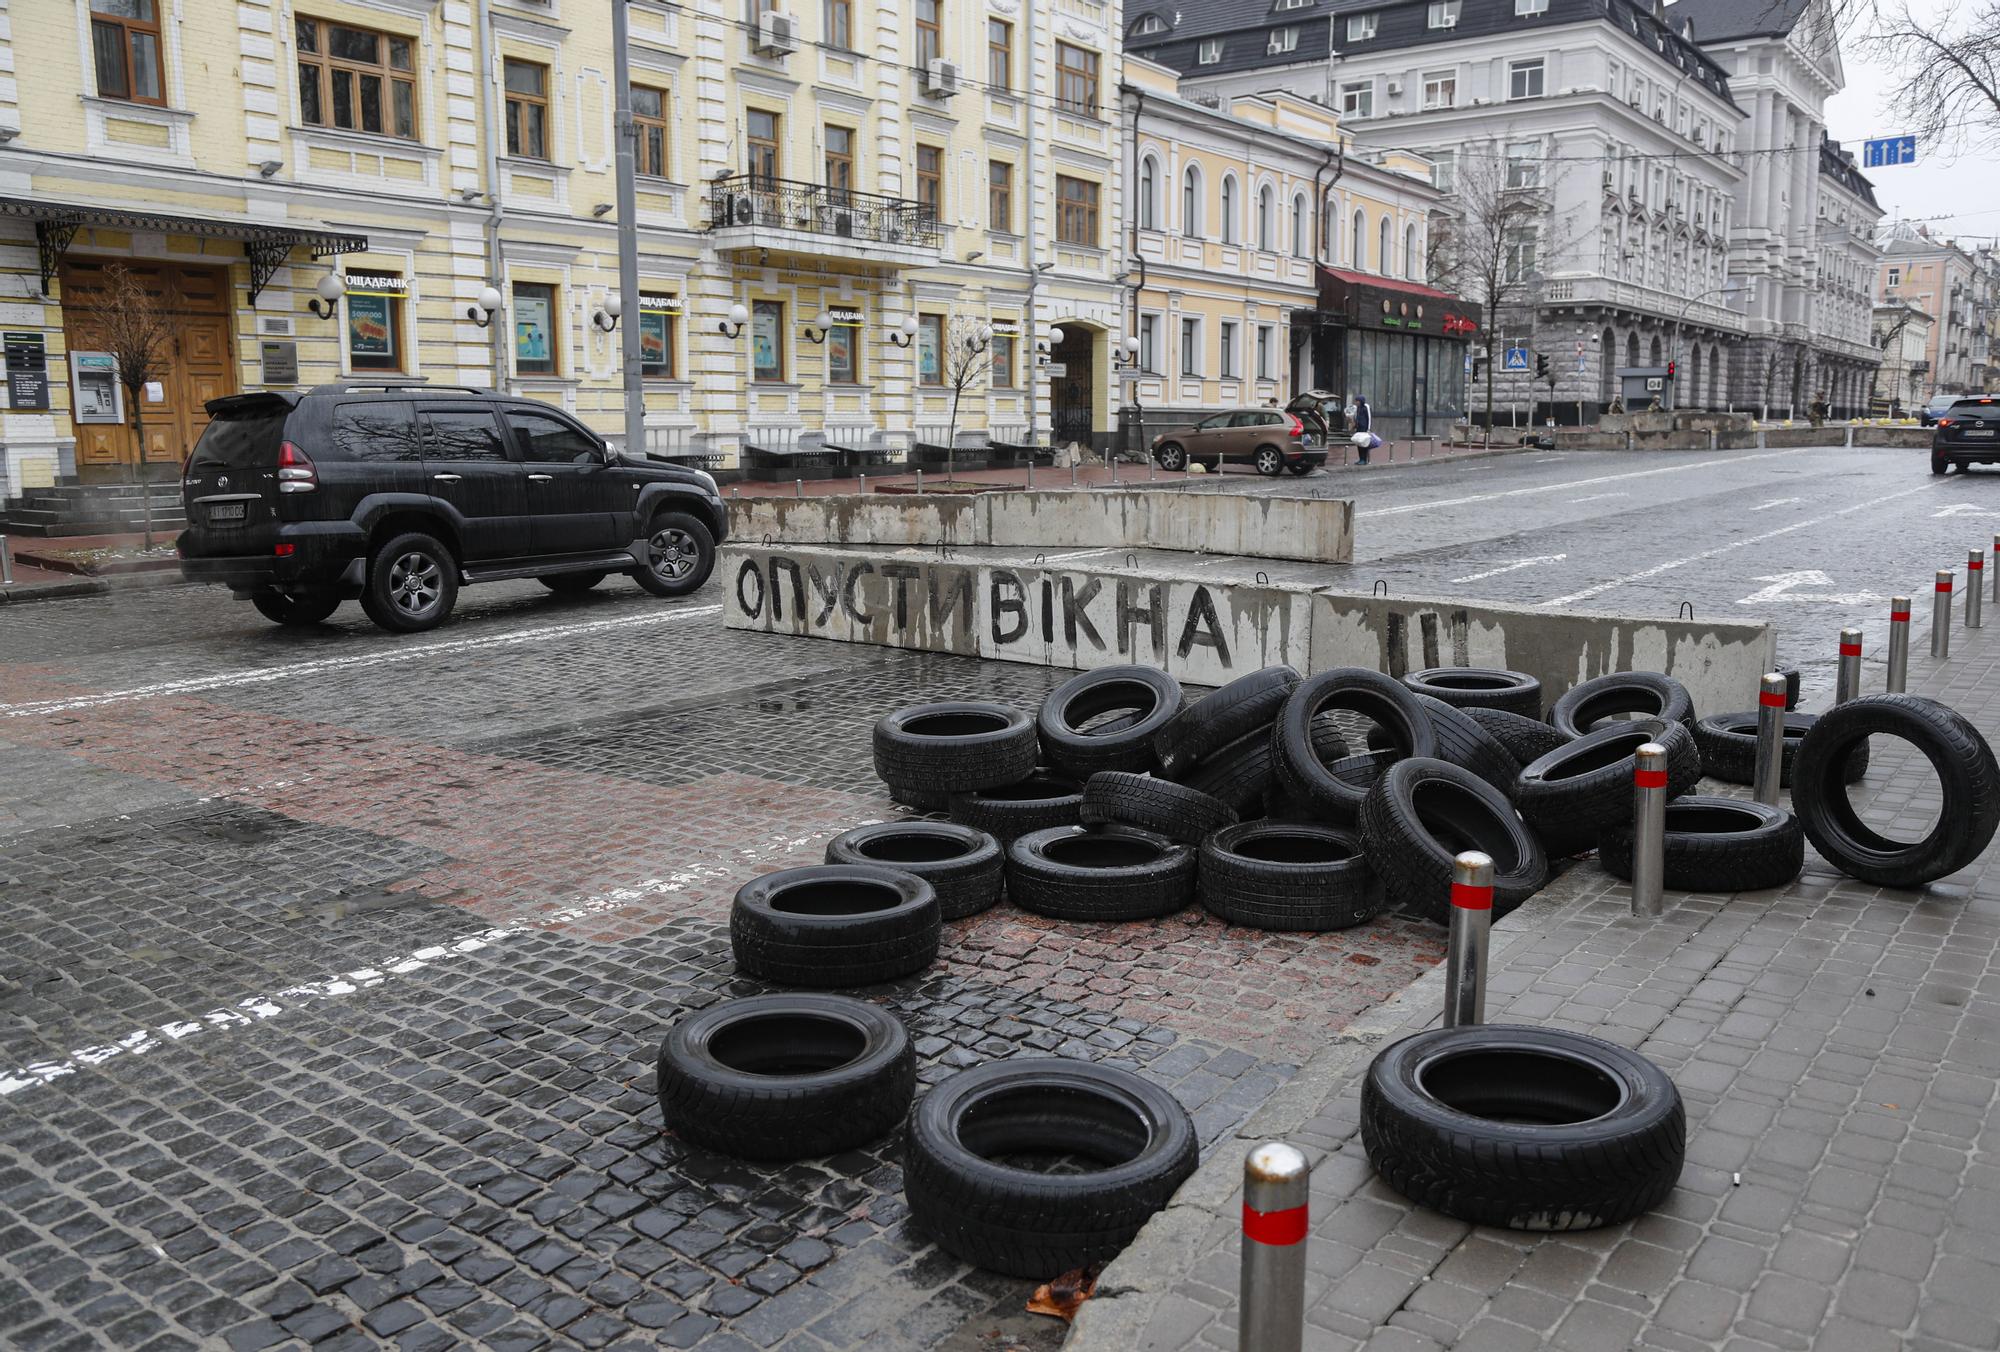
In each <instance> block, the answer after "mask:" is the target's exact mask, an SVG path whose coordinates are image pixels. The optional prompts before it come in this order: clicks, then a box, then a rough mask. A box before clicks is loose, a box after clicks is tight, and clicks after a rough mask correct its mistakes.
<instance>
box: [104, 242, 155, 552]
mask: <svg viewBox="0 0 2000 1352" xmlns="http://www.w3.org/2000/svg"><path fill="white" fill-rule="evenodd" d="M174 308H175V305H174V297H173V296H172V295H170V294H167V293H163V292H157V291H153V290H150V289H148V287H147V286H146V284H145V282H144V281H142V280H141V279H140V277H139V276H138V275H137V274H136V273H134V272H133V271H132V269H130V268H128V267H126V266H125V265H124V264H123V263H111V264H108V265H107V266H106V267H105V269H104V273H103V283H102V285H101V286H99V287H97V288H95V289H93V290H91V291H89V292H87V293H86V294H85V296H84V299H83V305H82V310H83V317H84V323H85V325H86V326H87V327H88V328H89V330H90V331H91V332H92V333H93V334H94V335H95V338H94V341H95V342H96V343H97V344H98V346H99V347H100V348H101V349H102V350H103V351H105V352H107V353H109V354H110V355H111V361H112V365H113V367H114V369H115V371H116V373H117V379H118V383H119V384H120V385H122V386H124V387H125V407H126V408H127V409H129V410H130V411H131V414H132V436H133V439H134V440H135V441H136V442H137V443H138V451H139V463H138V478H139V496H140V500H141V502H142V503H143V505H144V511H145V523H146V548H148V549H151V548H152V547H153V473H152V465H151V463H150V462H149V461H148V460H147V458H146V413H145V408H146V400H145V394H146V386H147V385H149V384H152V383H153V382H155V381H158V380H160V379H162V378H163V377H164V376H165V375H166V372H167V366H168V362H169V359H170V356H171V354H172V351H173V344H174V320H173V311H174Z"/></svg>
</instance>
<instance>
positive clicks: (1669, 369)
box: [1667, 361, 1680, 380]
mask: <svg viewBox="0 0 2000 1352" xmlns="http://www.w3.org/2000/svg"><path fill="white" fill-rule="evenodd" d="M1679 365H1680V363H1679V362H1676V361H1670V362H1668V363H1667V379H1668V380H1672V379H1673V378H1674V368H1675V367H1676V366H1679Z"/></svg>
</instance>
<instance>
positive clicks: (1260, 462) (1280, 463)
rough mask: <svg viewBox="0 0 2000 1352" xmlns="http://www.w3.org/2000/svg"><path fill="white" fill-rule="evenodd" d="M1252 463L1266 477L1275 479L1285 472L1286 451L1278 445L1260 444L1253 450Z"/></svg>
mask: <svg viewBox="0 0 2000 1352" xmlns="http://www.w3.org/2000/svg"><path fill="white" fill-rule="evenodd" d="M1250 463H1251V464H1252V465H1255V466H1256V467H1257V472H1258V473H1259V474H1261V475H1263V476H1264V477H1265V478H1266V479H1275V478H1277V477H1278V476H1279V475H1280V474H1283V473H1284V472H1285V453H1284V452H1283V451H1281V450H1279V449H1278V448H1277V447H1276V446H1259V447H1258V448H1257V449H1256V450H1255V451H1253V452H1251V455H1250Z"/></svg>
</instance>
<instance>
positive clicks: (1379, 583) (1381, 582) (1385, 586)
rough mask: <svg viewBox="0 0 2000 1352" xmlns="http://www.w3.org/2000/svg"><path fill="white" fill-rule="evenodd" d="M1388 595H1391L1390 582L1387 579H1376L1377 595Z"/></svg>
mask: <svg viewBox="0 0 2000 1352" xmlns="http://www.w3.org/2000/svg"><path fill="white" fill-rule="evenodd" d="M1388 594H1389V581H1388V579H1387V578H1380V577H1378V578H1376V579H1375V595H1377V596H1387V595H1388Z"/></svg>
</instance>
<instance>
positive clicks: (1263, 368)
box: [1257, 324, 1273, 380]
mask: <svg viewBox="0 0 2000 1352" xmlns="http://www.w3.org/2000/svg"><path fill="white" fill-rule="evenodd" d="M1271 346H1272V344H1271V326H1270V325H1269V324H1259V325H1258V326H1257V379H1259V380H1270V379H1273V376H1272V375H1271Z"/></svg>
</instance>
